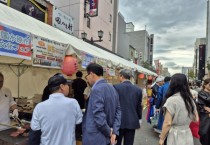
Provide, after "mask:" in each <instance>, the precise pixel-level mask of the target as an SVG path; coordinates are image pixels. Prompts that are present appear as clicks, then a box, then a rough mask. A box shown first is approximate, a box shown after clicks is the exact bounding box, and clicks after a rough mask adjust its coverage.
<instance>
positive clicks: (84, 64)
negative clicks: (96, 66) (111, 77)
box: [82, 53, 95, 68]
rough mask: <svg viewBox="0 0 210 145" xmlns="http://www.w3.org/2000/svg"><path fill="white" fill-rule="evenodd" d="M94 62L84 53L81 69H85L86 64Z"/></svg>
mask: <svg viewBox="0 0 210 145" xmlns="http://www.w3.org/2000/svg"><path fill="white" fill-rule="evenodd" d="M94 60H95V59H94V57H93V56H92V55H90V54H86V53H84V54H83V57H82V68H86V67H87V66H88V64H90V63H93V62H94Z"/></svg>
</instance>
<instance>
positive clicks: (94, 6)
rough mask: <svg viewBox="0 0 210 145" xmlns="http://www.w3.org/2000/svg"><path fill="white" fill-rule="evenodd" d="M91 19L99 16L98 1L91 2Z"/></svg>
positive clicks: (91, 0) (92, 0)
mask: <svg viewBox="0 0 210 145" xmlns="http://www.w3.org/2000/svg"><path fill="white" fill-rule="evenodd" d="M89 15H90V17H95V16H98V0H90V12H89Z"/></svg>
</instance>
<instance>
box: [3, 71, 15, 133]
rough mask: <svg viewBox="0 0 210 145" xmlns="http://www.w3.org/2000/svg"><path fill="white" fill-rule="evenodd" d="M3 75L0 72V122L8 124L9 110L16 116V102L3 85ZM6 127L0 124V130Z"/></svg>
mask: <svg viewBox="0 0 210 145" xmlns="http://www.w3.org/2000/svg"><path fill="white" fill-rule="evenodd" d="M3 85H4V75H3V74H2V73H1V72H0V123H2V124H6V125H10V116H9V112H10V110H11V111H13V115H14V116H16V117H18V110H17V105H16V102H15V101H14V99H13V97H12V93H11V91H10V90H9V89H8V88H5V87H3ZM5 129H8V127H6V126H0V131H2V130H5Z"/></svg>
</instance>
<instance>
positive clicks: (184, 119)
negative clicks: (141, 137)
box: [159, 73, 198, 145]
mask: <svg viewBox="0 0 210 145" xmlns="http://www.w3.org/2000/svg"><path fill="white" fill-rule="evenodd" d="M165 98H166V101H165V104H164V106H163V110H164V114H165V118H164V123H163V128H162V132H161V134H160V140H159V145H163V144H164V143H165V144H167V145H193V137H192V133H191V131H190V128H189V124H190V122H191V121H195V122H197V121H198V113H197V110H196V105H195V103H194V101H193V97H192V94H191V93H190V90H189V87H188V83H187V78H186V76H185V75H184V74H180V73H177V74H175V75H173V76H172V77H171V82H170V85H169V89H168V91H167V93H166V96H165Z"/></svg>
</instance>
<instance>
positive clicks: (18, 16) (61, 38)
mask: <svg viewBox="0 0 210 145" xmlns="http://www.w3.org/2000/svg"><path fill="white" fill-rule="evenodd" d="M0 22H1V23H3V24H6V25H9V26H12V27H15V28H17V29H20V30H24V31H27V32H30V33H31V34H34V35H38V36H41V37H44V38H48V39H51V40H54V41H58V42H61V43H65V44H69V45H70V46H72V47H71V48H73V49H76V50H79V51H82V52H86V53H88V54H91V55H93V56H95V57H98V58H103V59H106V60H109V61H111V62H112V63H114V64H117V65H121V66H125V67H128V68H132V69H134V70H137V71H139V72H142V73H144V74H148V75H155V76H156V75H157V74H156V73H153V72H151V71H150V70H147V69H145V68H143V67H141V66H139V65H136V64H134V63H132V62H130V61H128V60H126V59H123V58H121V57H119V56H117V55H114V54H112V53H109V52H107V51H105V50H102V49H100V48H98V47H95V46H93V45H91V44H88V43H86V42H84V41H82V40H80V39H78V38H76V37H74V36H71V35H69V34H67V33H65V32H63V31H60V30H58V29H56V28H54V27H51V26H49V25H47V24H45V23H43V22H40V21H38V20H36V19H34V18H32V17H30V16H27V15H25V14H23V13H21V12H19V11H16V10H15V9H12V8H10V7H8V6H5V5H3V4H0Z"/></svg>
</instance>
